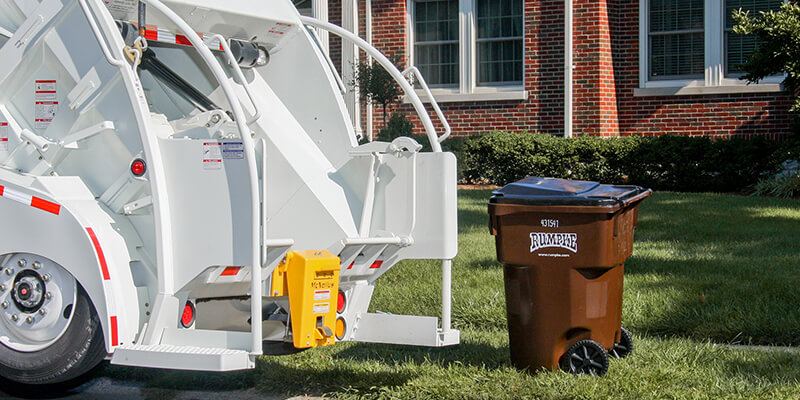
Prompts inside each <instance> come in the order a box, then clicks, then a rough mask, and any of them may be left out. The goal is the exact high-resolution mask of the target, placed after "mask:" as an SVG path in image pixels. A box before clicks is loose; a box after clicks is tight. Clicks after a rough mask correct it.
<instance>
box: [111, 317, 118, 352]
mask: <svg viewBox="0 0 800 400" xmlns="http://www.w3.org/2000/svg"><path fill="white" fill-rule="evenodd" d="M111 345H112V346H119V327H118V326H117V317H111Z"/></svg>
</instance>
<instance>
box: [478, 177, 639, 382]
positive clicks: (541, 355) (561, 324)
mask: <svg viewBox="0 0 800 400" xmlns="http://www.w3.org/2000/svg"><path fill="white" fill-rule="evenodd" d="M651 193H652V191H651V190H649V189H643V188H641V187H638V186H612V185H601V184H599V183H597V182H583V181H569V180H563V179H552V178H537V177H530V178H526V179H523V180H521V181H519V182H515V183H512V184H509V185H507V186H505V187H503V188H502V189H499V190H497V191H495V192H494V196H492V198H491V200H490V202H489V215H490V229H491V232H492V234H493V235H495V242H496V247H497V259H498V260H499V261H500V262H502V263H504V264H505V266H504V276H505V289H506V307H507V313H508V332H509V341H510V347H511V361H512V363H513V364H514V365H515V366H516V367H517V368H520V369H527V370H528V371H531V372H533V371H535V370H537V369H540V368H542V367H544V368H548V369H553V370H554V369H556V368H559V367H560V368H561V369H563V370H565V371H568V372H572V373H590V374H595V375H603V374H605V372H606V371H607V370H608V357H609V356H608V354H609V353H610V354H611V355H612V356H614V357H618V358H622V357H624V356H626V355H627V354H629V353H630V351H632V349H633V341H632V339H631V336H630V333H629V332H628V331H626V330H625V329H624V328H622V327H621V316H622V279H623V270H624V263H625V260H627V259H628V257H630V255H631V253H632V251H633V231H634V228H635V227H636V222H637V218H638V209H639V204H640V203H641V201H642V200H644V198H646V197H647V196H649V195H650V194H651Z"/></svg>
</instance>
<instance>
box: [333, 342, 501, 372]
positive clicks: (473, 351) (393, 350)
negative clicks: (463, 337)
mask: <svg viewBox="0 0 800 400" xmlns="http://www.w3.org/2000/svg"><path fill="white" fill-rule="evenodd" d="M336 357H337V358H343V359H347V360H353V361H375V362H379V363H381V364H384V365H387V366H398V365H404V364H408V363H413V364H424V363H432V364H436V365H437V366H440V367H444V368H447V367H448V366H451V365H467V366H473V367H485V368H500V367H509V366H511V362H510V360H509V348H508V345H507V344H506V345H504V346H492V345H488V344H484V343H471V342H466V341H465V342H462V343H461V344H459V345H457V346H451V347H441V348H428V347H414V346H397V345H388V344H370V343H360V344H356V345H353V346H351V347H349V348H347V349H345V350H342V351H340V352H338V353H336Z"/></svg>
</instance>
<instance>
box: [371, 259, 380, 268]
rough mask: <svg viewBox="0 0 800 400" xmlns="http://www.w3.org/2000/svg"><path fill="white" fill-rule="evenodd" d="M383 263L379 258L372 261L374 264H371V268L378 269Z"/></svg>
mask: <svg viewBox="0 0 800 400" xmlns="http://www.w3.org/2000/svg"><path fill="white" fill-rule="evenodd" d="M381 265H383V261H380V260H378V261H375V262H374V263H372V265H370V266H369V269H378V268H380V267H381Z"/></svg>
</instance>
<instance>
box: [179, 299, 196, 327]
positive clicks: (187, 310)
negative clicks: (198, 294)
mask: <svg viewBox="0 0 800 400" xmlns="http://www.w3.org/2000/svg"><path fill="white" fill-rule="evenodd" d="M193 322H194V304H192V302H191V301H187V302H186V305H185V306H183V314H181V325H183V327H184V328H188V327H190V326H192V323H193Z"/></svg>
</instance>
